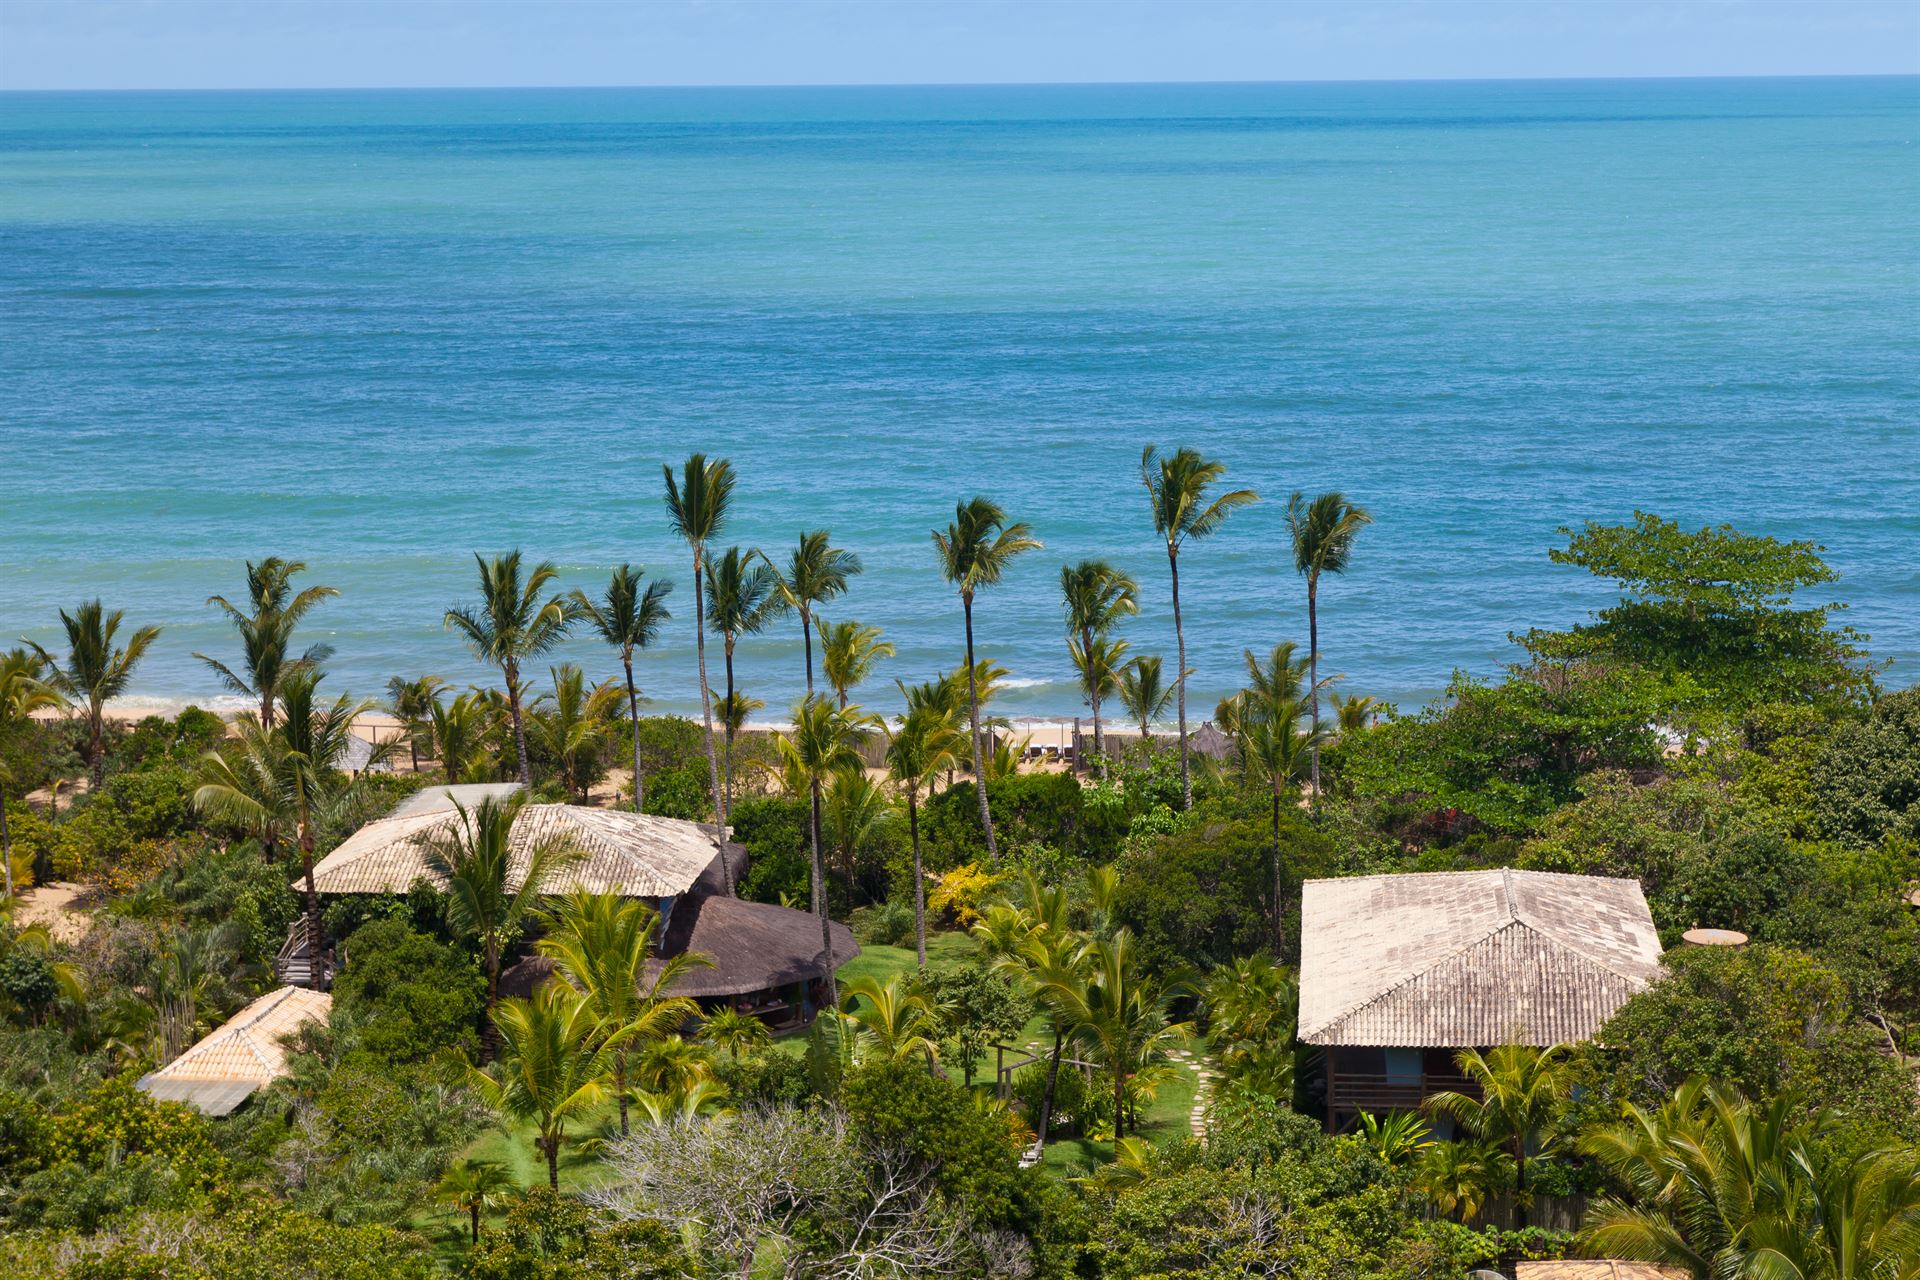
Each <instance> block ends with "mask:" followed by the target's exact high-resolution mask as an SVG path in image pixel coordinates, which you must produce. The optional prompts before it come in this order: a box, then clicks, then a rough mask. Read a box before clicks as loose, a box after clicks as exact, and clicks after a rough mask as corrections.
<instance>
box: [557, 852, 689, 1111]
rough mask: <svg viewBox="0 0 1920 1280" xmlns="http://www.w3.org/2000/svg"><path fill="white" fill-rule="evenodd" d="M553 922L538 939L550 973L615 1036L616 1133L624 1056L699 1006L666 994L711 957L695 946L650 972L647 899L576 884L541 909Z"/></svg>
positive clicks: (651, 919) (654, 928)
mask: <svg viewBox="0 0 1920 1280" xmlns="http://www.w3.org/2000/svg"><path fill="white" fill-rule="evenodd" d="M546 916H547V919H548V920H549V922H550V925H551V928H550V931H549V932H548V934H547V936H546V937H544V938H542V939H541V940H540V941H539V942H537V943H536V944H534V945H535V948H536V949H537V950H538V951H539V953H540V954H541V955H543V956H546V957H547V958H548V959H550V960H552V961H553V967H554V972H555V973H556V974H558V975H559V977H560V980H561V981H563V982H565V983H566V984H567V985H568V986H570V987H572V988H573V989H574V990H575V991H577V992H579V993H580V995H581V996H582V997H583V998H584V999H585V1000H586V1001H587V1003H588V1004H589V1005H590V1006H591V1007H592V1009H593V1011H594V1013H595V1014H596V1015H598V1017H599V1020H600V1026H599V1030H598V1032H597V1033H596V1034H597V1035H599V1036H600V1037H602V1038H606V1037H612V1036H615V1035H618V1037H619V1040H618V1046H617V1047H616V1048H615V1049H614V1053H613V1088H614V1095H615V1097H616V1098H617V1099H618V1101H619V1105H620V1133H621V1135H622V1136H623V1137H624V1136H625V1135H626V1134H627V1133H628V1131H629V1130H628V1127H627V1126H628V1121H627V1100H628V1093H627V1055H628V1053H629V1051H630V1050H631V1049H632V1048H633V1046H634V1045H635V1044H636V1043H641V1044H645V1043H649V1042H652V1041H656V1040H661V1039H664V1038H665V1037H667V1036H668V1035H671V1034H673V1033H674V1032H675V1031H676V1030H677V1029H678V1028H679V1027H680V1026H681V1024H682V1023H684V1022H686V1021H687V1020H688V1019H689V1018H691V1017H693V1016H694V1015H695V1014H697V1013H699V1012H700V1007H699V1006H698V1005H696V1004H695V1003H694V1002H693V1001H691V1000H688V999H686V998H684V997H680V996H669V995H667V994H666V993H667V992H669V991H671V990H672V989H673V988H674V986H675V985H676V984H677V983H679V981H680V980H681V979H682V978H684V977H685V976H686V975H687V974H688V973H689V972H690V971H692V970H693V969H696V968H701V967H706V966H711V965H712V963H713V962H712V961H711V960H710V959H708V958H707V957H706V956H705V955H702V954H700V953H699V952H682V953H681V954H679V955H676V956H668V957H666V958H665V959H663V960H662V961H661V962H660V964H659V965H658V966H657V967H656V969H655V971H654V973H653V976H652V977H651V978H649V977H648V976H647V961H648V959H649V958H650V957H651V956H652V955H653V952H654V943H655V939H656V936H657V933H658V930H659V927H660V913H659V912H657V911H655V910H654V909H653V907H652V906H651V905H649V904H648V903H645V902H641V901H638V900H635V899H632V898H622V897H620V896H619V895H618V894H614V893H588V892H587V891H586V890H585V889H580V888H575V889H574V890H573V891H572V892H571V893H569V894H567V895H566V896H564V897H562V898H560V899H559V900H558V901H556V902H555V903H554V904H553V906H552V908H551V909H550V910H548V911H547V912H546Z"/></svg>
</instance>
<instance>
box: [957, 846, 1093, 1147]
mask: <svg viewBox="0 0 1920 1280" xmlns="http://www.w3.org/2000/svg"><path fill="white" fill-rule="evenodd" d="M1028 876H1029V882H1028V893H1027V900H1028V904H1029V905H1028V907H1027V908H1026V909H1025V910H1023V911H1021V912H1020V925H1021V926H1022V927H1021V929H1020V936H1019V940H1018V941H1017V942H1015V943H1014V944H1013V945H1012V946H1011V948H1009V949H1008V950H1007V951H1006V952H1005V953H1004V954H1003V956H1002V958H1001V959H1000V960H998V961H996V967H999V968H1001V969H1002V970H1006V971H1011V972H1013V973H1015V974H1018V975H1019V976H1020V977H1022V978H1024V979H1025V981H1026V983H1027V985H1028V987H1029V988H1030V989H1031V990H1032V991H1033V993H1034V997H1035V999H1036V1000H1037V1001H1038V1002H1039V1004H1040V1006H1041V1007H1042V1008H1044V1009H1045V1010H1046V1011H1047V1020H1048V1022H1049V1024H1050V1025H1051V1027H1052V1030H1053V1048H1052V1050H1051V1052H1050V1053H1049V1054H1048V1057H1047V1081H1046V1084H1045V1085H1044V1086H1042V1088H1041V1091H1040V1114H1039V1116H1038V1117H1037V1119H1036V1122H1035V1125H1034V1135H1035V1142H1036V1143H1037V1144H1038V1146H1039V1148H1040V1150H1042V1151H1044V1150H1045V1149H1046V1143H1047V1134H1048V1132H1049V1131H1050V1130H1051V1129H1052V1127H1053V1099H1054V1096H1055V1093H1056V1092H1057V1090H1058V1088H1059V1085H1060V1059H1061V1055H1062V1051H1063V1050H1064V1048H1065V1045H1066V1037H1067V1036H1068V1034H1070V1033H1071V1032H1072V1030H1073V1029H1074V1027H1076V1026H1077V1025H1078V1024H1077V1022H1076V1021H1075V1019H1076V1018H1078V1017H1079V1016H1080V1015H1081V1014H1082V1013H1084V1012H1085V1011H1086V1010H1087V1009H1088V1008H1090V1002H1089V1000H1088V996H1087V979H1088V976H1089V973H1090V971H1091V967H1092V966H1091V962H1090V958H1091V955H1092V953H1091V952H1090V951H1089V950H1088V945H1087V944H1088V941H1089V939H1088V938H1087V936H1086V935H1085V934H1082V933H1077V932H1075V931H1074V930H1072V929H1070V928H1068V927H1067V923H1066V895H1065V894H1064V893H1054V892H1053V891H1044V892H1043V891H1040V890H1039V885H1038V882H1037V881H1036V880H1033V879H1032V878H1031V877H1032V873H1031V872H1029V873H1028ZM1050 907H1051V909H1049V908H1050ZM990 920H991V917H989V919H988V920H983V921H982V922H981V924H979V925H975V926H974V933H975V935H976V936H978V935H980V934H981V932H982V928H983V926H988V927H990Z"/></svg>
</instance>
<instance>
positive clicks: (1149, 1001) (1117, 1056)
mask: <svg viewBox="0 0 1920 1280" xmlns="http://www.w3.org/2000/svg"><path fill="white" fill-rule="evenodd" d="M1079 960H1080V963H1081V964H1082V965H1084V973H1085V982H1084V985H1083V984H1082V983H1081V982H1080V981H1078V980H1077V977H1076V979H1075V980H1073V981H1061V980H1060V979H1059V978H1058V977H1057V976H1055V975H1051V974H1048V975H1044V976H1042V975H1040V974H1038V973H1036V978H1037V979H1038V981H1039V983H1040V985H1041V990H1042V991H1043V992H1044V995H1043V996H1042V998H1043V999H1046V1000H1057V1001H1059V1002H1060V1005H1061V1007H1062V1009H1063V1010H1064V1011H1065V1012H1066V1015H1067V1020H1068V1023H1069V1025H1070V1026H1071V1027H1072V1028H1073V1035H1074V1037H1075V1038H1076V1039H1078V1040H1079V1041H1080V1042H1081V1043H1082V1044H1083V1045H1085V1046H1086V1047H1087V1049H1088V1050H1089V1051H1091V1052H1092V1053H1093V1054H1094V1055H1095V1057H1096V1058H1097V1059H1098V1060H1099V1062H1100V1063H1101V1065H1102V1066H1104V1067H1105V1068H1106V1069H1107V1072H1108V1074H1109V1075H1111V1076H1112V1077H1113V1108H1114V1116H1113V1136H1114V1137H1115V1138H1116V1139H1117V1138H1122V1137H1125V1136H1126V1124H1127V1110H1126V1092H1127V1081H1128V1080H1129V1079H1130V1078H1131V1077H1132V1076H1134V1075H1135V1074H1136V1073H1138V1072H1140V1071H1141V1070H1143V1069H1145V1068H1147V1067H1149V1066H1151V1065H1153V1064H1154V1063H1155V1062H1157V1061H1158V1060H1159V1059H1161V1058H1163V1057H1164V1056H1165V1054H1166V1051H1167V1050H1168V1049H1169V1048H1172V1047H1173V1046H1174V1045H1177V1044H1179V1043H1180V1042H1181V1041H1183V1040H1184V1039H1185V1038H1186V1036H1187V1033H1188V1032H1189V1030H1190V1029H1191V1028H1190V1026H1189V1024H1187V1023H1184V1022H1174V1021H1172V1019H1171V1018H1169V1017H1168V1015H1167V1004H1168V1000H1169V998H1170V996H1171V994H1172V993H1171V992H1170V991H1169V989H1168V988H1167V987H1165V986H1163V985H1162V984H1161V983H1160V982H1159V981H1158V980H1156V979H1155V978H1153V977H1152V976H1151V975H1149V974H1148V973H1147V972H1146V971H1145V970H1144V969H1143V968H1142V966H1141V965H1140V963H1139V957H1138V954H1137V953H1136V951H1135V949H1134V945H1133V935H1132V934H1131V933H1129V932H1128V931H1127V930H1125V929H1121V930H1119V931H1118V932H1116V933H1115V934H1114V935H1113V936H1112V937H1111V938H1091V939H1088V940H1087V941H1086V942H1085V943H1083V944H1082V946H1081V950H1080V957H1079Z"/></svg>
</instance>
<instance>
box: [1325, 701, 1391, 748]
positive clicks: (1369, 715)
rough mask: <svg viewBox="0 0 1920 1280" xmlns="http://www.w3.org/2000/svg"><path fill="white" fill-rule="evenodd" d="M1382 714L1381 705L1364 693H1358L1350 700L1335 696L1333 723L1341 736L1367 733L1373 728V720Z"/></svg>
mask: <svg viewBox="0 0 1920 1280" xmlns="http://www.w3.org/2000/svg"><path fill="white" fill-rule="evenodd" d="M1379 714H1380V703H1379V702H1378V701H1377V700H1376V699H1373V698H1369V697H1368V696H1367V695H1365V694H1364V693H1356V694H1354V695H1353V696H1352V697H1350V698H1343V697H1341V696H1340V695H1339V694H1337V693H1336V694H1334V695H1333V722H1334V724H1335V725H1336V726H1337V727H1338V728H1339V730H1340V736H1341V737H1343V738H1344V737H1346V736H1347V735H1348V734H1354V733H1365V732H1366V731H1367V730H1368V729H1371V728H1372V727H1373V718H1374V717H1375V716H1377V715H1379Z"/></svg>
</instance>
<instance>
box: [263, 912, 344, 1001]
mask: <svg viewBox="0 0 1920 1280" xmlns="http://www.w3.org/2000/svg"><path fill="white" fill-rule="evenodd" d="M316 957H317V958H318V959H317V964H316ZM316 968H317V970H318V973H317V976H316V972H315V971H316ZM273 976H274V977H275V978H277V979H278V980H279V981H280V982H282V983H284V984H285V985H287V986H290V987H311V988H313V989H314V990H315V991H325V990H327V989H328V988H329V987H331V986H332V985H333V957H332V955H330V954H329V953H328V952H327V949H326V947H325V945H324V942H322V941H321V940H319V939H314V938H310V937H308V936H307V917H306V916H305V914H302V915H300V916H298V917H297V918H296V919H295V920H294V922H293V924H292V925H291V926H289V927H288V929H287V940H286V942H285V943H283V944H281V947H280V953H279V954H278V955H276V956H274V958H273Z"/></svg>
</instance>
